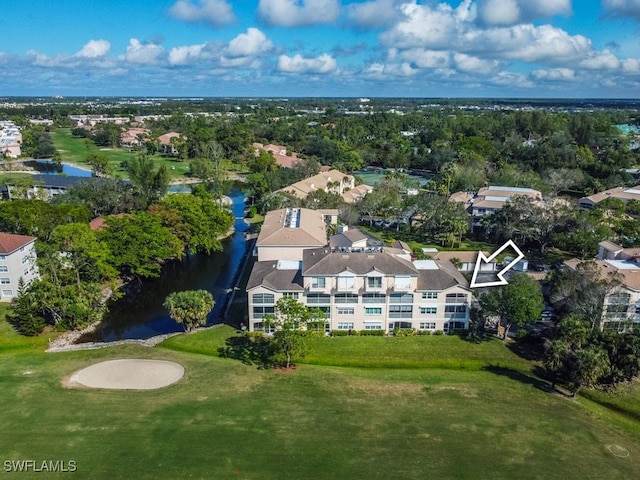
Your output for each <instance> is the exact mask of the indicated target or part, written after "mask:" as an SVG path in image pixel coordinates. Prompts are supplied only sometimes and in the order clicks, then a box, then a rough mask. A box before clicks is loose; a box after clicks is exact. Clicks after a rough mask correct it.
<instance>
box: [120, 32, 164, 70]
mask: <svg viewBox="0 0 640 480" xmlns="http://www.w3.org/2000/svg"><path fill="white" fill-rule="evenodd" d="M163 52H164V48H162V45H157V44H155V43H142V42H140V40H138V39H137V38H132V39H130V40H129V45H128V46H127V51H126V53H125V54H124V57H123V58H124V60H125V61H127V62H128V63H133V64H137V65H155V64H156V63H158V60H159V59H158V57H159V56H160V55H162V53H163Z"/></svg>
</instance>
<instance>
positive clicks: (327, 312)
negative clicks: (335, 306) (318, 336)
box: [314, 307, 331, 318]
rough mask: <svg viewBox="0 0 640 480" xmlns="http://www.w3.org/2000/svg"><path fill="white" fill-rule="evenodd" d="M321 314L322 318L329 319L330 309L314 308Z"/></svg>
mask: <svg viewBox="0 0 640 480" xmlns="http://www.w3.org/2000/svg"><path fill="white" fill-rule="evenodd" d="M314 308H317V309H318V310H320V311H321V312H322V314H323V315H324V318H331V307H314Z"/></svg>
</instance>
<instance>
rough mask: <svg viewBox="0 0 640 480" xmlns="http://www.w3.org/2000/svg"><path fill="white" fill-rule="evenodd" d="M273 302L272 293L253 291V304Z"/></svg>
mask: <svg viewBox="0 0 640 480" xmlns="http://www.w3.org/2000/svg"><path fill="white" fill-rule="evenodd" d="M274 302H275V300H274V296H273V293H254V294H253V303H254V304H260V303H268V304H271V305H273V303H274Z"/></svg>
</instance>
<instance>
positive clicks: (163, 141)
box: [158, 132, 182, 155]
mask: <svg viewBox="0 0 640 480" xmlns="http://www.w3.org/2000/svg"><path fill="white" fill-rule="evenodd" d="M180 137H182V135H180V134H179V133H178V132H168V133H165V134H164V135H160V136H159V137H158V150H159V151H161V152H162V153H166V154H169V155H174V154H175V153H177V150H176V148H175V147H174V146H173V145H172V143H171V139H172V138H180Z"/></svg>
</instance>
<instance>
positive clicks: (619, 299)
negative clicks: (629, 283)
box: [608, 293, 631, 304]
mask: <svg viewBox="0 0 640 480" xmlns="http://www.w3.org/2000/svg"><path fill="white" fill-rule="evenodd" d="M630 300H631V294H629V293H614V294H611V295H609V302H608V303H616V304H620V303H624V304H628V303H629V301H630Z"/></svg>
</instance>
